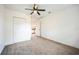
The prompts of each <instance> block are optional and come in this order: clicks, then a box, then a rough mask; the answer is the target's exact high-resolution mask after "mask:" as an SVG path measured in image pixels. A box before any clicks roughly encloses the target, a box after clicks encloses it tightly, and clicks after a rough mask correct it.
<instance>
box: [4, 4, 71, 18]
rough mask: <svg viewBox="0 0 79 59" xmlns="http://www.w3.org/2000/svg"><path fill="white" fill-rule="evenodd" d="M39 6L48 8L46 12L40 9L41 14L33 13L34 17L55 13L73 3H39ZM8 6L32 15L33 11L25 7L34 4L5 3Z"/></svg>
mask: <svg viewBox="0 0 79 59" xmlns="http://www.w3.org/2000/svg"><path fill="white" fill-rule="evenodd" d="M38 6H39V8H43V9H46V11H45V12H43V11H40V13H41V16H39V15H37V14H33V16H34V17H37V18H38V17H39V18H42V17H44V16H47V15H48V14H49V13H51V14H54V13H57V12H59V11H61V10H63V9H65V8H68V7H69V6H72V5H71V4H39V5H38ZM5 7H6V8H9V9H13V10H17V11H20V12H23V13H25V14H26V15H30V13H31V12H32V11H30V10H25V8H32V7H33V4H5Z"/></svg>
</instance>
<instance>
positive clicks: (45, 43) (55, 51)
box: [2, 37, 79, 55]
mask: <svg viewBox="0 0 79 59" xmlns="http://www.w3.org/2000/svg"><path fill="white" fill-rule="evenodd" d="M67 54H68V55H73V54H79V49H76V48H72V47H69V46H66V45H63V44H59V43H56V42H54V41H51V40H47V39H44V38H41V37H32V40H29V41H24V42H20V43H15V44H12V45H8V46H6V47H5V48H4V50H3V52H2V55H67Z"/></svg>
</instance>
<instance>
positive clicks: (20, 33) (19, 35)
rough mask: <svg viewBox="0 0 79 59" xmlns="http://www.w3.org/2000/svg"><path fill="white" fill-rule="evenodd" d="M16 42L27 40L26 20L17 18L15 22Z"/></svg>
mask: <svg viewBox="0 0 79 59" xmlns="http://www.w3.org/2000/svg"><path fill="white" fill-rule="evenodd" d="M13 25H14V26H13V27H14V31H13V33H14V42H19V41H24V40H26V39H27V38H26V37H27V34H26V33H27V29H26V28H27V26H26V19H23V18H18V17H15V18H14V20H13Z"/></svg>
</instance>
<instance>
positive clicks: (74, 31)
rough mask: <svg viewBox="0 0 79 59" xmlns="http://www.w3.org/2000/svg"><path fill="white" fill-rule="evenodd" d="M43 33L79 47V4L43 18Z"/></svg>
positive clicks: (49, 37)
mask: <svg viewBox="0 0 79 59" xmlns="http://www.w3.org/2000/svg"><path fill="white" fill-rule="evenodd" d="M41 35H42V36H43V37H45V38H48V39H51V40H54V41H57V42H60V43H63V44H66V45H70V46H73V47H76V48H79V5H72V7H69V8H67V9H65V10H62V11H61V12H58V13H56V14H53V15H48V16H47V17H45V18H43V19H41Z"/></svg>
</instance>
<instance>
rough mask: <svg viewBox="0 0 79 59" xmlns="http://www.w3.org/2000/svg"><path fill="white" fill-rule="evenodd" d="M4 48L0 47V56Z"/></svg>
mask: <svg viewBox="0 0 79 59" xmlns="http://www.w3.org/2000/svg"><path fill="white" fill-rule="evenodd" d="M4 47H5V46H2V47H1V48H0V54H1V53H2V51H3V49H4Z"/></svg>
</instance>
